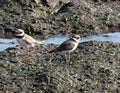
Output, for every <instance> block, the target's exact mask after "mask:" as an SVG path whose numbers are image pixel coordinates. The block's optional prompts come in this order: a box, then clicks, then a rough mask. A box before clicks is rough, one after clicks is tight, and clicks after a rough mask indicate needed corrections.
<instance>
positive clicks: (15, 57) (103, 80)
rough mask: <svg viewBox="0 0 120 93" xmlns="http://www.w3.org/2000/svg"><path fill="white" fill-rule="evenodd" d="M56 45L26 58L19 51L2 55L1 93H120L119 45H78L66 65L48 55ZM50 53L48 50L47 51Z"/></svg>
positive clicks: (37, 50)
mask: <svg viewBox="0 0 120 93" xmlns="http://www.w3.org/2000/svg"><path fill="white" fill-rule="evenodd" d="M55 47H56V46H55V45H46V46H45V45H42V46H36V47H34V48H33V49H31V54H30V57H28V58H26V57H25V56H24V55H23V53H22V52H21V53H18V49H8V50H6V51H4V52H2V53H1V54H0V55H1V58H0V92H1V93H6V92H7V93H119V92H120V89H119V84H120V81H119V78H120V76H119V75H120V73H119V71H120V66H119V65H120V44H117V43H112V42H97V41H91V42H85V43H81V44H79V46H78V48H77V49H76V50H75V52H74V53H72V54H71V62H70V63H67V62H66V61H65V60H64V58H63V57H62V56H60V55H56V54H49V53H48V51H49V50H52V49H53V48H55ZM48 49H49V50H48Z"/></svg>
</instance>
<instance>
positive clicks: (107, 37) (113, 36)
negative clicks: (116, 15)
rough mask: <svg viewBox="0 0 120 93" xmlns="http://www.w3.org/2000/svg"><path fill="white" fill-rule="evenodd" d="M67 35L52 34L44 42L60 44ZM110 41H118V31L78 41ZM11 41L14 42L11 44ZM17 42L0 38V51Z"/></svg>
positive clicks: (119, 38) (119, 33)
mask: <svg viewBox="0 0 120 93" xmlns="http://www.w3.org/2000/svg"><path fill="white" fill-rule="evenodd" d="M67 39H68V37H67V36H61V35H58V36H53V37H50V38H48V39H46V40H45V44H61V43H62V42H63V41H65V40H67ZM93 40H97V41H112V42H117V43H120V32H115V33H108V34H100V35H93V36H88V37H85V38H84V37H82V38H81V40H80V43H82V42H89V41H93ZM13 42H14V43H15V44H13ZM17 44H18V43H17V42H16V40H15V39H0V51H4V50H5V49H7V48H9V47H16V45H17Z"/></svg>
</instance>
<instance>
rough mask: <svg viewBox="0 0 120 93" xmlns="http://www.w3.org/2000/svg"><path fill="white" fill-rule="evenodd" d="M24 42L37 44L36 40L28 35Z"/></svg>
mask: <svg viewBox="0 0 120 93" xmlns="http://www.w3.org/2000/svg"><path fill="white" fill-rule="evenodd" d="M24 41H25V42H26V43H28V44H32V43H35V42H36V40H35V39H34V38H32V37H31V36H29V35H27V34H25V39H24Z"/></svg>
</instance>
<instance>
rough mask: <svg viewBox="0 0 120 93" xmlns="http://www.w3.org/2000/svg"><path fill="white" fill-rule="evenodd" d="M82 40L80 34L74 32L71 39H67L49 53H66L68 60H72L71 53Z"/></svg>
mask: <svg viewBox="0 0 120 93" xmlns="http://www.w3.org/2000/svg"><path fill="white" fill-rule="evenodd" d="M79 41H80V36H79V35H77V34H73V35H72V37H71V38H70V39H68V40H67V41H64V42H63V43H62V44H61V45H60V46H59V47H57V48H56V49H54V50H52V51H50V52H49V53H52V52H54V53H58V54H60V55H61V54H62V55H63V54H64V56H65V60H66V62H70V53H71V52H73V51H74V50H75V49H76V48H77V46H78V44H79Z"/></svg>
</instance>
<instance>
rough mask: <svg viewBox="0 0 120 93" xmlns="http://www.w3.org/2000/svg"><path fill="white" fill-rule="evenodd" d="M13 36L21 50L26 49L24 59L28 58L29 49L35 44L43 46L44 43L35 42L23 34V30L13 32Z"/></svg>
mask: <svg viewBox="0 0 120 93" xmlns="http://www.w3.org/2000/svg"><path fill="white" fill-rule="evenodd" d="M15 36H16V40H17V42H18V44H19V45H20V46H22V47H23V48H27V51H26V53H25V55H26V57H28V56H29V52H30V50H29V47H34V46H35V45H37V44H43V42H44V41H37V40H35V39H34V38H32V37H31V36H29V35H28V34H26V33H25V32H24V30H23V29H17V30H16V31H15Z"/></svg>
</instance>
